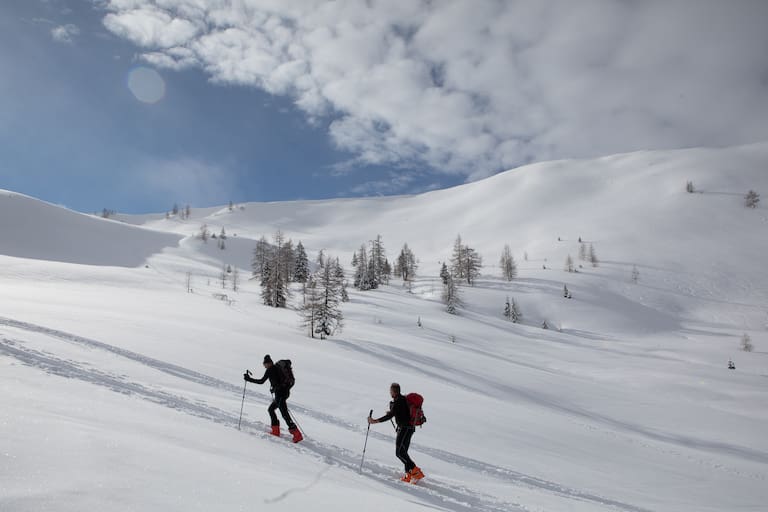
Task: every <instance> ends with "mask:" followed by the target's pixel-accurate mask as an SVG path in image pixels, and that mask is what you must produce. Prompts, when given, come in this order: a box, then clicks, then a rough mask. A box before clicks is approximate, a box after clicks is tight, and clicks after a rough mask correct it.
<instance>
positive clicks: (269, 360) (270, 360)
mask: <svg viewBox="0 0 768 512" xmlns="http://www.w3.org/2000/svg"><path fill="white" fill-rule="evenodd" d="M271 362H272V358H271V357H269V354H267V355H265V356H264V361H263V363H262V364H266V363H271Z"/></svg>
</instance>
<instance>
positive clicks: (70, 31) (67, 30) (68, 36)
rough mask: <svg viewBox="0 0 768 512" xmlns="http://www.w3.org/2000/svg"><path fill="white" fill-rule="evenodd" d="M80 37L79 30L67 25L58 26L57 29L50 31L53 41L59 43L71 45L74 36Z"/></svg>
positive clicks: (74, 26)
mask: <svg viewBox="0 0 768 512" xmlns="http://www.w3.org/2000/svg"><path fill="white" fill-rule="evenodd" d="M78 35H80V29H79V28H78V27H77V25H72V24H71V23H68V24H66V25H59V26H58V27H55V28H52V29H51V37H53V40H54V41H56V42H59V43H67V44H71V43H72V42H73V40H74V37H75V36H78Z"/></svg>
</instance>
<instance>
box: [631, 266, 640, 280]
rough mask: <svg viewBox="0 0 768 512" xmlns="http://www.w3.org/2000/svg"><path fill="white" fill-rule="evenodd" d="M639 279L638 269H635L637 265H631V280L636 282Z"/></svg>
mask: <svg viewBox="0 0 768 512" xmlns="http://www.w3.org/2000/svg"><path fill="white" fill-rule="evenodd" d="M639 279H640V271H639V270H637V265H633V266H632V282H633V283H635V284H637V281H638V280H639Z"/></svg>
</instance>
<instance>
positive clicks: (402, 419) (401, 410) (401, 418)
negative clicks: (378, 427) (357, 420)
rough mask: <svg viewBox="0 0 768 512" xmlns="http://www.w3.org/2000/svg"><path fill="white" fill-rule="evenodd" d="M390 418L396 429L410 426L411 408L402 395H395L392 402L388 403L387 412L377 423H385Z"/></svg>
mask: <svg viewBox="0 0 768 512" xmlns="http://www.w3.org/2000/svg"><path fill="white" fill-rule="evenodd" d="M392 417H394V418H395V423H397V426H398V427H408V426H410V425H411V408H410V407H409V406H408V402H406V401H405V397H404V396H403V395H397V396H396V397H395V399H394V400H392V401H391V402H389V412H388V413H387V414H385V415H384V416H382V417H381V418H379V419H378V420H377V421H387V420H389V419H390V418H392Z"/></svg>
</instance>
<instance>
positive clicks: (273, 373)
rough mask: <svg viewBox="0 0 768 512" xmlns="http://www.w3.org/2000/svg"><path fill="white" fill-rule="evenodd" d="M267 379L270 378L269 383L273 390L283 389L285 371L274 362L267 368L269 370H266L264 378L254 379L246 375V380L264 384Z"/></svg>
mask: <svg viewBox="0 0 768 512" xmlns="http://www.w3.org/2000/svg"><path fill="white" fill-rule="evenodd" d="M267 379H269V385H270V387H271V388H272V391H278V390H282V389H283V388H284V387H285V383H284V382H283V372H282V370H280V368H278V367H277V366H276V365H274V364H273V365H272V366H270V367H269V368H267V371H265V372H264V376H263V377H262V378H260V379H254V378H251V377H246V379H245V380H247V381H248V382H255V383H256V384H264V383H265V382H266V381H267Z"/></svg>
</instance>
